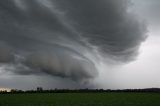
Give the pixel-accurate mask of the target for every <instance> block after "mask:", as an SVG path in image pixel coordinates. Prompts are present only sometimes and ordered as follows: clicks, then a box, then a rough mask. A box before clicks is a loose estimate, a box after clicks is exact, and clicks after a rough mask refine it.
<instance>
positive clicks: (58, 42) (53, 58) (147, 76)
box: [0, 0, 160, 89]
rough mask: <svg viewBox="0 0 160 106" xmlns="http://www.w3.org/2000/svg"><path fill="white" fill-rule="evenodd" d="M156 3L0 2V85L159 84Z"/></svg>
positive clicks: (159, 41)
mask: <svg viewBox="0 0 160 106" xmlns="http://www.w3.org/2000/svg"><path fill="white" fill-rule="evenodd" d="M159 6H160V2H159V0H152V1H151V0H132V2H128V0H101V1H99V0H81V1H78V0H67V1H66V0H45V1H44V0H33V1H28V0H12V1H11V0H5V1H4V0H3V1H0V8H1V9H0V14H1V15H0V22H1V25H0V33H1V34H0V87H3V88H18V89H33V88H36V87H37V86H42V87H44V88H86V87H88V88H113V89H117V88H146V87H147V88H148V87H160V83H159V82H160V78H159V74H160V72H159V69H160V65H159V63H160V55H159V53H160V49H159V46H160V37H159V34H160V32H159V27H160V23H159V16H160V14H159V9H160V8H159Z"/></svg>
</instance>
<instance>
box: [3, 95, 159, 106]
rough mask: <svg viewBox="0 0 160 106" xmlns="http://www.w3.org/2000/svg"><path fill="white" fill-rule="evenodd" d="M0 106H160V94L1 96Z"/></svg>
mask: <svg viewBox="0 0 160 106" xmlns="http://www.w3.org/2000/svg"><path fill="white" fill-rule="evenodd" d="M0 106H160V93H34V94H0Z"/></svg>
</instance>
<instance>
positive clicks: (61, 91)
mask: <svg viewBox="0 0 160 106" xmlns="http://www.w3.org/2000/svg"><path fill="white" fill-rule="evenodd" d="M107 92H137V93H138V92H157V93H160V88H146V89H117V90H111V89H107V90H105V89H74V90H71V89H50V90H43V88H41V87H38V88H37V89H36V90H26V91H23V90H17V89H12V90H11V91H10V92H7V91H0V94H11V93H14V94H15V93H107Z"/></svg>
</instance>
